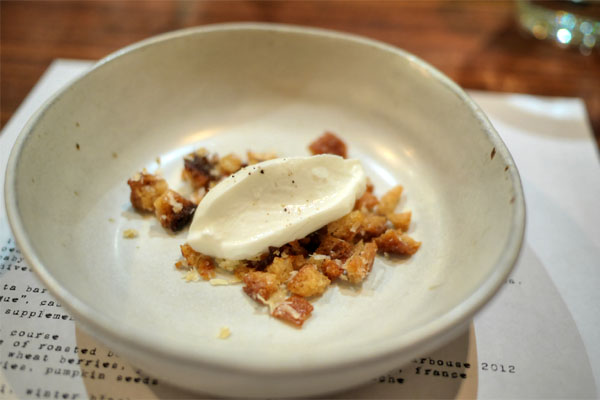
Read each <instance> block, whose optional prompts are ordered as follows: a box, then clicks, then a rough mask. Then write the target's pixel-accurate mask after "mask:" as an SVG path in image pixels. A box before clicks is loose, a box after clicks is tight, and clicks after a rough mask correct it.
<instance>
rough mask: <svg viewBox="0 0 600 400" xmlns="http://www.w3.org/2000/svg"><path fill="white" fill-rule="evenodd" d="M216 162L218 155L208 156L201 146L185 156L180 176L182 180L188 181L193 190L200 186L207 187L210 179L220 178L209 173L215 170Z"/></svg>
mask: <svg viewBox="0 0 600 400" xmlns="http://www.w3.org/2000/svg"><path fill="white" fill-rule="evenodd" d="M218 162H219V157H218V156H216V155H213V156H209V154H208V151H207V150H206V149H204V148H201V149H199V150H197V151H196V152H194V153H191V154H188V155H187V156H185V158H184V159H183V163H184V168H183V172H182V173H181V178H182V179H183V180H184V181H188V182H190V184H191V185H192V188H193V189H194V190H197V189H200V188H202V187H203V188H205V189H208V188H209V186H210V183H211V182H212V181H215V180H218V179H219V178H220V176H218V175H214V174H212V173H211V172H212V171H214V170H216V167H217V164H218Z"/></svg>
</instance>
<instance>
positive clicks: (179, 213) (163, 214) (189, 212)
mask: <svg viewBox="0 0 600 400" xmlns="http://www.w3.org/2000/svg"><path fill="white" fill-rule="evenodd" d="M195 211H196V205H195V204H194V203H192V202H191V201H189V200H187V199H186V198H184V197H183V196H182V195H180V194H179V193H177V192H175V191H174V190H171V189H168V190H167V191H166V192H164V193H163V194H162V195H161V196H160V197H158V198H157V199H156V201H155V202H154V213H155V214H156V218H158V220H159V221H160V223H161V225H162V226H163V227H164V228H167V229H170V230H172V231H173V232H177V231H180V230H182V229H183V228H185V227H186V225H187V224H189V223H190V222H191V221H192V217H193V216H194V212H195Z"/></svg>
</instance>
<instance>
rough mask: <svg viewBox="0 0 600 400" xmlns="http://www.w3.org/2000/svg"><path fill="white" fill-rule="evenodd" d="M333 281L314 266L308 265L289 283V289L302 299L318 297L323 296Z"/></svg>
mask: <svg viewBox="0 0 600 400" xmlns="http://www.w3.org/2000/svg"><path fill="white" fill-rule="evenodd" d="M330 283H331V281H330V280H329V278H327V277H326V276H325V275H323V274H322V273H321V271H319V270H318V268H317V267H316V266H314V265H312V264H306V265H305V266H304V267H302V268H300V271H298V273H297V274H296V275H295V276H294V277H293V278H292V279H291V280H290V281H289V282H288V284H287V289H288V290H289V291H290V292H292V293H293V294H296V295H298V296H302V297H310V296H317V295H320V294H323V292H325V290H326V289H327V287H328V286H329V284H330Z"/></svg>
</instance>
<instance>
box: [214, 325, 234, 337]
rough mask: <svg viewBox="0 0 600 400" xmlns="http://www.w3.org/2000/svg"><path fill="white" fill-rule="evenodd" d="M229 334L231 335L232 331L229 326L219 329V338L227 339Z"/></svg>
mask: <svg viewBox="0 0 600 400" xmlns="http://www.w3.org/2000/svg"><path fill="white" fill-rule="evenodd" d="M229 336H231V331H230V330H229V328H228V327H226V326H223V327H221V329H220V330H219V335H218V336H217V338H219V339H227V338H228V337H229Z"/></svg>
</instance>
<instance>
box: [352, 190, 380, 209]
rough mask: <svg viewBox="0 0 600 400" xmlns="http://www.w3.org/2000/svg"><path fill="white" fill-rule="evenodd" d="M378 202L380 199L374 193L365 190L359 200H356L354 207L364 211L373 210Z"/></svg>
mask: <svg viewBox="0 0 600 400" xmlns="http://www.w3.org/2000/svg"><path fill="white" fill-rule="evenodd" d="M378 204H379V200H378V199H377V197H376V196H375V195H374V194H373V193H371V192H368V191H365V193H364V194H363V195H362V196H361V197H360V198H359V199H358V200H356V203H355V204H354V209H355V210H362V211H367V210H368V211H373V209H374V208H375V206H377V205H378Z"/></svg>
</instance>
